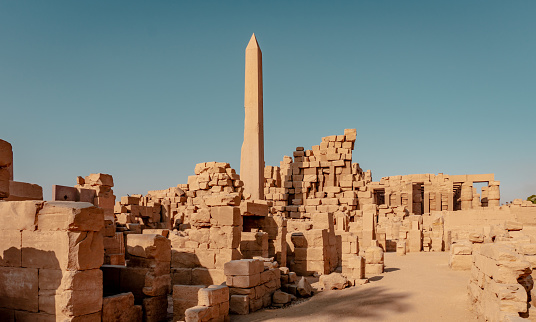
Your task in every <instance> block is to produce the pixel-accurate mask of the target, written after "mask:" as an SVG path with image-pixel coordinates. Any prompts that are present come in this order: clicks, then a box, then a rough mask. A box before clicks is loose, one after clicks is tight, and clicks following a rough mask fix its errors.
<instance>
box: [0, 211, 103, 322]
mask: <svg viewBox="0 0 536 322" xmlns="http://www.w3.org/2000/svg"><path fill="white" fill-rule="evenodd" d="M0 219H1V221H2V223H3V224H2V226H1V227H0V229H1V233H0V236H1V237H0V238H1V242H0V247H1V248H2V253H1V257H0V266H1V267H0V315H1V320H2V321H15V320H17V321H30V320H31V321H37V320H39V321H56V320H62V321H73V320H78V319H83V320H84V321H100V320H101V311H102V287H103V282H102V272H101V270H100V269H99V268H100V266H101V265H102V263H103V258H104V246H103V237H102V233H101V232H100V231H101V230H102V229H103V228H104V214H103V210H102V209H100V208H97V207H95V206H94V205H92V204H89V203H80V202H78V203H75V202H58V201H51V202H43V201H0Z"/></svg>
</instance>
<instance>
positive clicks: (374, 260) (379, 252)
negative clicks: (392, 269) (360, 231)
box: [365, 246, 384, 264]
mask: <svg viewBox="0 0 536 322" xmlns="http://www.w3.org/2000/svg"><path fill="white" fill-rule="evenodd" d="M383 262H384V255H383V249H381V247H379V246H370V247H369V248H367V249H366V250H365V263H366V264H383Z"/></svg>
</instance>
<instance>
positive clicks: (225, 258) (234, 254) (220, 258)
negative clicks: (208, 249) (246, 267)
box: [216, 248, 242, 268]
mask: <svg viewBox="0 0 536 322" xmlns="http://www.w3.org/2000/svg"><path fill="white" fill-rule="evenodd" d="M241 258H242V254H240V252H239V251H238V249H234V248H232V249H220V251H219V253H217V254H216V268H224V265H225V263H227V262H230V261H232V260H239V259H241Z"/></svg>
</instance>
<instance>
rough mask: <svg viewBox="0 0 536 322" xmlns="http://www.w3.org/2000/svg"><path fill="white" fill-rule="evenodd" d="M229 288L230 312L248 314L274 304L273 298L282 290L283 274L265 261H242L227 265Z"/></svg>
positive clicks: (231, 262) (225, 268)
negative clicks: (277, 291) (276, 292)
mask: <svg viewBox="0 0 536 322" xmlns="http://www.w3.org/2000/svg"><path fill="white" fill-rule="evenodd" d="M224 272H225V275H226V278H227V281H226V284H227V286H228V287H229V293H230V295H231V297H230V303H229V305H230V311H231V313H235V314H248V313H249V312H255V311H257V310H259V309H261V308H263V307H267V306H270V305H271V304H272V296H273V294H274V292H275V291H276V290H278V289H279V288H281V272H280V270H279V268H277V267H273V265H270V264H268V265H265V262H264V261H263V260H259V259H242V260H233V261H230V262H227V263H225V267H224Z"/></svg>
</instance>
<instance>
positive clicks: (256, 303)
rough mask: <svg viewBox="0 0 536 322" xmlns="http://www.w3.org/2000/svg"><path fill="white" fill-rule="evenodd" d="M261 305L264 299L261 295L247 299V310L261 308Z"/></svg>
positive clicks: (253, 310) (252, 310)
mask: <svg viewBox="0 0 536 322" xmlns="http://www.w3.org/2000/svg"><path fill="white" fill-rule="evenodd" d="M263 305H264V301H263V298H262V297H261V298H258V299H249V311H250V312H256V311H258V310H260V309H262V307H263Z"/></svg>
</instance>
